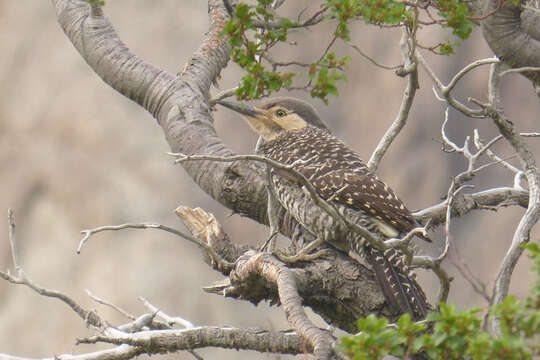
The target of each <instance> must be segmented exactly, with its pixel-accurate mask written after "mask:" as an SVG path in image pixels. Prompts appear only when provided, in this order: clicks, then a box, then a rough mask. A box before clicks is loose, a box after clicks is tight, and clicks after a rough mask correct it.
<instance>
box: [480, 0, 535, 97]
mask: <svg viewBox="0 0 540 360" xmlns="http://www.w3.org/2000/svg"><path fill="white" fill-rule="evenodd" d="M527 4H529V6H530V7H533V5H532V2H523V3H522V4H520V6H514V5H512V4H511V3H509V2H508V1H505V0H483V1H482V0H478V1H476V7H477V8H478V9H480V10H481V11H482V13H483V14H491V13H492V14H491V15H489V16H487V17H486V18H485V19H483V20H482V22H481V24H482V30H483V34H484V38H485V39H486V41H487V43H488V45H489V47H490V48H491V50H493V52H494V53H495V55H497V57H499V58H500V59H501V60H502V61H503V62H504V63H505V64H507V65H508V66H510V67H512V68H521V67H539V66H540V30H539V29H540V16H539V13H538V12H537V11H534V10H532V9H527V8H524V7H523V5H525V6H527ZM522 74H523V75H524V76H526V77H527V78H528V79H530V80H531V81H532V82H533V85H534V86H535V89H536V91H537V94H540V92H539V91H540V72H537V71H536V72H535V71H525V72H523V73H522Z"/></svg>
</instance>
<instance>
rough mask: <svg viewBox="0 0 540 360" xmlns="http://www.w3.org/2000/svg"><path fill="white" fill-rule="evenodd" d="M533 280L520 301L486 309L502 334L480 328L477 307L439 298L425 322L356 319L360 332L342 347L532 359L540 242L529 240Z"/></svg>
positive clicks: (536, 349)
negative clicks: (439, 302) (442, 300)
mask: <svg viewBox="0 0 540 360" xmlns="http://www.w3.org/2000/svg"><path fill="white" fill-rule="evenodd" d="M526 247H527V248H528V250H529V254H530V257H531V258H532V259H533V261H534V265H533V269H532V270H533V272H534V273H535V274H536V281H535V282H534V283H533V285H532V288H531V294H530V296H529V297H527V299H525V300H524V301H520V300H517V299H516V298H515V297H513V296H508V297H506V298H505V300H504V301H503V302H502V303H501V304H498V305H495V306H492V307H491V308H490V316H489V318H490V320H491V321H493V320H494V319H495V318H496V319H498V321H499V324H500V335H499V336H495V335H493V334H491V333H489V332H487V331H485V330H484V329H483V328H482V319H481V318H480V316H479V312H480V310H479V309H474V308H473V309H463V310H458V309H456V307H455V306H454V305H450V304H445V303H441V304H440V308H439V311H437V312H431V313H430V314H428V316H427V318H426V320H425V321H423V322H418V323H415V322H412V321H411V318H410V315H409V314H404V315H402V316H401V317H400V318H399V320H398V321H397V322H396V323H395V324H392V325H389V324H388V320H386V319H384V318H377V317H376V316H375V315H369V316H368V317H366V318H362V319H359V320H358V330H359V333H358V334H356V335H352V336H345V337H343V338H342V340H341V350H342V351H343V352H344V353H345V354H346V355H347V356H349V357H350V358H352V359H355V360H361V359H382V358H383V357H384V356H386V355H393V356H397V357H406V358H409V357H410V356H411V355H414V354H420V353H421V354H423V356H424V357H426V356H427V357H429V358H431V359H448V360H453V359H456V360H457V359H463V358H470V359H473V360H488V359H504V360H506V359H508V360H518V359H533V358H535V357H537V356H540V247H539V246H538V245H537V244H528V245H526Z"/></svg>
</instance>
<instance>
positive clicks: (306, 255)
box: [275, 240, 330, 264]
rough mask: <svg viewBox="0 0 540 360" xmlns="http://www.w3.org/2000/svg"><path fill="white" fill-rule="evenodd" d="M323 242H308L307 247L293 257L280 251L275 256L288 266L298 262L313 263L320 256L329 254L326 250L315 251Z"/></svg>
mask: <svg viewBox="0 0 540 360" xmlns="http://www.w3.org/2000/svg"><path fill="white" fill-rule="evenodd" d="M323 242H324V241H321V240H315V241H312V242H310V243H309V244H308V245H306V246H304V247H303V248H302V249H300V251H298V252H297V253H296V254H294V255H288V254H285V253H283V252H281V251H278V252H276V254H275V255H276V256H277V257H278V258H279V259H280V260H281V261H283V262H285V263H288V264H293V263H295V262H299V261H313V260H315V259H318V258H320V257H322V256H325V255H328V254H329V253H330V252H329V250H328V249H320V250H317V251H315V249H316V248H318V247H319V246H320V245H322V244H323Z"/></svg>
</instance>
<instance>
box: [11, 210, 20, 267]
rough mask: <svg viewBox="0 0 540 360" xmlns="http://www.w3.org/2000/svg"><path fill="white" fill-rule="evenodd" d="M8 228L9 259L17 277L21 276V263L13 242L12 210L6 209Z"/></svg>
mask: <svg viewBox="0 0 540 360" xmlns="http://www.w3.org/2000/svg"><path fill="white" fill-rule="evenodd" d="M8 228H9V233H8V236H9V244H10V245H11V258H12V260H13V268H14V269H15V273H16V274H17V275H18V276H21V275H22V274H21V272H22V269H21V263H20V262H19V252H18V250H17V242H16V240H15V216H14V215H13V209H11V208H10V209H8Z"/></svg>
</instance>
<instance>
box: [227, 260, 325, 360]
mask: <svg viewBox="0 0 540 360" xmlns="http://www.w3.org/2000/svg"><path fill="white" fill-rule="evenodd" d="M253 274H257V275H258V276H261V277H263V278H265V279H266V280H267V281H270V282H272V283H274V284H276V286H277V288H278V293H279V299H280V302H281V305H282V306H283V309H284V311H285V314H286V315H287V320H288V321H289V323H290V324H291V325H292V326H293V328H294V329H295V330H296V331H298V333H299V334H300V335H302V336H303V337H304V338H306V339H307V340H308V341H309V342H310V343H311V344H312V346H313V354H314V355H315V356H316V357H317V358H318V359H329V358H330V356H331V353H332V344H333V343H334V341H335V340H334V339H333V338H332V336H330V334H328V333H327V332H325V331H323V330H321V329H319V328H318V327H316V326H315V325H313V323H312V322H311V321H310V320H309V318H308V317H307V315H306V313H305V311H304V308H303V307H302V299H301V298H300V296H299V295H298V290H297V288H296V280H295V276H294V273H293V272H292V271H291V270H290V269H289V268H287V267H286V266H285V264H283V263H282V262H280V261H278V260H277V259H275V258H274V257H273V256H271V255H270V254H268V253H256V252H254V251H248V252H247V253H246V254H244V255H243V256H242V257H240V259H238V263H237V266H236V269H235V271H234V272H233V273H232V274H231V281H232V282H233V283H234V282H236V281H240V282H242V281H244V279H246V278H248V277H249V276H252V275H253Z"/></svg>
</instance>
